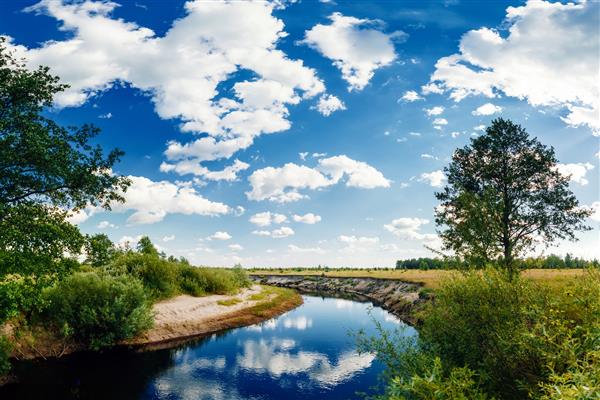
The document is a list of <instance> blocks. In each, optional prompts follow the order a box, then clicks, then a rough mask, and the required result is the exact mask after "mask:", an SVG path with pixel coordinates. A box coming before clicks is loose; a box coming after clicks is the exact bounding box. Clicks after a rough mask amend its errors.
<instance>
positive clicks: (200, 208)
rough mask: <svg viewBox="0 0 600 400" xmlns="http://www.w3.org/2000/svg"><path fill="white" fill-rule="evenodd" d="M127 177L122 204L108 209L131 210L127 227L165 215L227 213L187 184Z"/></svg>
mask: <svg viewBox="0 0 600 400" xmlns="http://www.w3.org/2000/svg"><path fill="white" fill-rule="evenodd" d="M128 178H129V179H130V180H131V186H130V187H129V189H128V190H127V192H125V193H124V194H123V197H124V198H125V202H124V203H116V204H113V205H112V210H113V211H115V212H125V211H129V210H133V214H131V215H130V216H129V218H128V219H127V222H128V223H131V224H153V223H156V222H160V221H162V220H163V219H164V218H165V217H166V216H167V215H168V214H184V215H194V214H195V215H203V216H217V215H223V214H227V213H229V212H231V208H230V207H229V206H227V205H225V204H223V203H219V202H213V201H210V200H208V199H206V198H204V197H203V196H202V195H200V194H199V193H197V192H196V190H195V189H194V188H192V187H191V185H187V184H182V183H172V182H168V181H159V182H155V181H152V180H150V179H148V178H146V177H143V176H131V175H130V176H128ZM92 212H101V210H92Z"/></svg>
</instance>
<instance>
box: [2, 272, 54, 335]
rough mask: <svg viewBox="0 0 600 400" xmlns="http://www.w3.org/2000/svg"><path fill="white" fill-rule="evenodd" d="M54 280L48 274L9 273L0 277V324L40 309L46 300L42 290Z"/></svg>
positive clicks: (43, 306)
mask: <svg viewBox="0 0 600 400" xmlns="http://www.w3.org/2000/svg"><path fill="white" fill-rule="evenodd" d="M54 282H55V279H54V278H53V277H52V276H49V275H43V276H39V277H36V276H31V275H18V274H10V275H5V276H4V277H2V278H1V279H0V325H1V324H3V323H4V322H6V321H8V320H9V319H11V318H15V317H17V316H19V315H20V314H22V313H24V314H26V315H30V314H32V313H35V312H40V311H42V310H43V309H44V308H45V306H46V305H47V302H46V301H45V299H44V298H43V295H42V291H43V289H44V288H46V287H48V286H50V285H51V284H53V283H54Z"/></svg>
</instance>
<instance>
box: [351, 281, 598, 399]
mask: <svg viewBox="0 0 600 400" xmlns="http://www.w3.org/2000/svg"><path fill="white" fill-rule="evenodd" d="M421 319H422V321H423V324H422V326H421V327H420V329H419V338H418V340H417V342H416V343H412V344H411V343H409V344H408V345H407V344H406V343H402V341H399V340H396V339H393V338H392V337H391V336H390V335H387V334H382V335H381V336H380V337H379V338H371V339H369V340H365V339H364V338H359V339H361V340H362V342H361V340H359V344H362V348H363V350H364V349H367V350H372V351H376V352H377V353H378V357H379V358H380V359H381V360H382V361H383V362H384V363H385V364H386V365H387V366H388V369H389V371H388V373H387V376H386V378H387V381H388V383H389V386H388V390H387V392H386V396H384V398H395V399H413V398H414V399H438V398H440V399H446V398H448V399H450V398H465V399H466V398H483V397H477V396H480V395H481V394H483V393H484V394H485V395H486V396H488V397H489V398H498V399H526V398H538V399H539V398H543V399H546V400H549V399H598V398H600V397H598V396H599V394H598V393H599V392H600V389H599V388H598V386H599V382H600V357H598V355H599V354H600V273H599V272H598V271H592V270H591V271H589V273H588V275H587V276H586V277H585V278H584V279H581V280H577V281H574V282H573V283H570V284H568V285H563V286H562V287H560V288H557V287H550V286H543V285H541V284H535V283H534V282H532V281H529V280H525V279H516V280H514V281H512V282H511V281H508V280H507V279H506V278H505V275H504V274H502V273H500V272H497V271H494V270H486V271H483V272H473V273H469V274H466V275H463V276H461V277H457V278H453V279H451V280H448V281H446V282H444V283H443V284H442V285H441V287H440V288H439V289H437V290H436V291H435V296H434V298H433V300H432V301H431V302H430V303H429V304H428V305H427V307H426V308H425V310H424V311H423V313H422V315H421ZM438 358H439V363H438V364H436V362H435V360H436V359H438ZM451 388H456V390H459V391H458V392H456V393H454V395H455V397H452V396H450V395H449V394H448V393H451V392H448V390H450V389H451ZM471 389H472V390H475V391H474V392H470V393H471V394H470V395H466V394H465V395H463V394H460V393H462V392H461V391H463V392H464V393H467V392H468V390H471ZM433 392H435V393H438V394H439V396H437V397H436V395H433ZM394 393H395V394H394ZM399 393H400V394H402V395H400V394H399ZM428 393H429V394H428ZM457 393H458V394H457ZM394 396H396V397H394ZM594 396H596V397H594Z"/></svg>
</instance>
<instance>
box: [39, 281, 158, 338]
mask: <svg viewBox="0 0 600 400" xmlns="http://www.w3.org/2000/svg"><path fill="white" fill-rule="evenodd" d="M45 296H46V299H47V301H48V303H49V306H48V309H47V310H46V311H45V313H44V314H43V317H44V318H45V319H46V320H47V321H49V322H50V323H51V324H52V325H53V326H54V327H55V328H57V329H58V330H60V331H61V332H62V333H63V334H64V335H65V336H67V337H71V338H73V339H75V340H76V341H79V342H82V343H84V344H87V345H89V346H90V347H91V348H92V349H99V348H101V347H105V346H110V345H112V344H114V343H116V342H118V341H120V340H124V339H128V338H132V337H134V336H135V335H137V334H139V333H140V332H142V331H143V330H145V329H147V328H149V327H150V326H151V325H152V321H153V317H152V313H151V308H150V306H149V304H148V302H147V299H146V296H145V294H144V288H143V286H142V284H141V283H140V282H139V281H137V280H136V279H133V278H131V277H127V276H119V277H112V276H109V275H105V274H96V273H76V274H74V275H72V276H70V277H68V278H67V279H65V280H64V281H62V282H60V283H58V284H57V285H56V286H54V287H52V288H50V289H48V290H47V291H46V292H45Z"/></svg>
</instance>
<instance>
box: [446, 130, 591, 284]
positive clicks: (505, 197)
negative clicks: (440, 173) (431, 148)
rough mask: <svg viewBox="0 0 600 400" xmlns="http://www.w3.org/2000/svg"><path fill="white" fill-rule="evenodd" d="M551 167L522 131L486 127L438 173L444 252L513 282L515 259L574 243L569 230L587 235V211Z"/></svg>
mask: <svg viewBox="0 0 600 400" xmlns="http://www.w3.org/2000/svg"><path fill="white" fill-rule="evenodd" d="M557 163H558V160H557V159H556V155H555V153H554V149H553V148H552V147H547V146H545V145H543V144H542V143H540V142H539V141H538V139H537V138H531V137H529V135H528V134H527V132H526V131H525V129H523V128H522V127H521V126H519V125H516V124H514V123H513V122H511V121H509V120H504V119H501V118H499V119H496V120H494V121H492V124H491V126H490V127H488V128H487V129H486V132H485V134H484V135H482V136H480V137H477V138H474V139H472V140H471V143H470V145H468V146H465V147H464V148H462V149H458V150H456V151H455V153H454V155H453V156H452V162H451V163H450V165H449V166H448V167H446V168H445V170H444V171H445V174H446V176H447V179H448V182H447V185H446V186H445V187H444V189H443V190H442V191H441V192H439V193H436V197H437V199H438V200H440V202H441V204H440V206H439V207H438V208H437V209H436V223H437V224H438V233H439V234H440V237H441V238H442V241H443V243H444V247H445V249H446V250H451V251H454V252H455V253H456V254H458V255H460V256H462V257H465V258H466V259H468V260H469V261H471V262H474V263H477V264H483V263H487V262H500V264H501V265H503V266H504V267H505V268H506V269H507V270H508V272H509V275H510V276H511V277H513V276H514V275H515V273H516V266H515V257H517V256H519V255H521V254H523V253H524V252H526V251H527V250H531V249H532V248H534V247H535V246H536V245H538V244H540V243H545V244H546V245H549V244H550V243H552V242H553V241H554V240H556V239H570V240H576V238H575V232H576V231H578V230H586V229H589V227H587V226H586V225H585V218H586V217H587V216H589V215H590V211H589V210H587V209H584V208H581V207H579V202H578V201H577V198H576V197H575V195H574V194H573V193H572V192H571V190H570V189H569V177H566V176H564V175H562V174H561V173H559V171H558V169H557Z"/></svg>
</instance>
